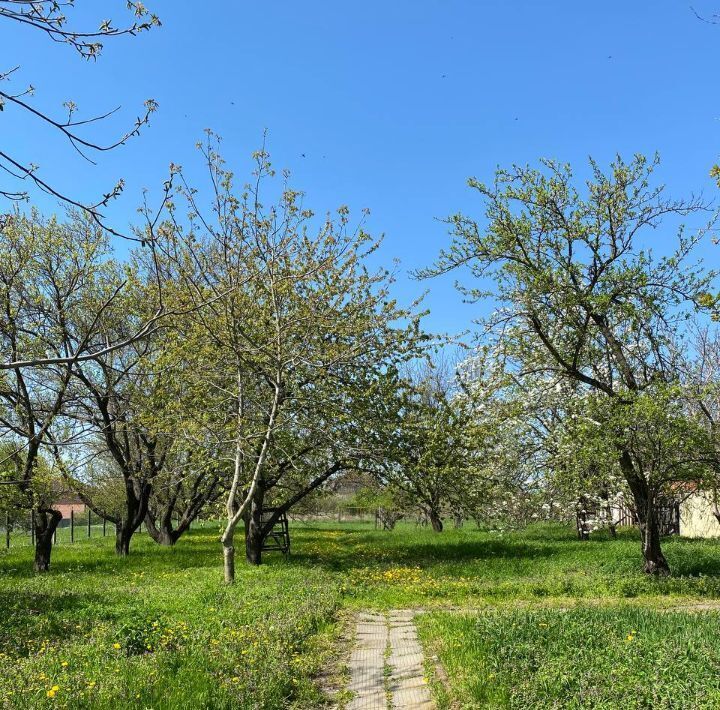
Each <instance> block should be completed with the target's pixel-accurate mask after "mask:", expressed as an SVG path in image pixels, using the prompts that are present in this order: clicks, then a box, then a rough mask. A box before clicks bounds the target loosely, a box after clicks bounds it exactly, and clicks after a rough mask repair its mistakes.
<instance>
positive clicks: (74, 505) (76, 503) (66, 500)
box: [52, 493, 87, 519]
mask: <svg viewBox="0 0 720 710" xmlns="http://www.w3.org/2000/svg"><path fill="white" fill-rule="evenodd" d="M52 507H53V508H54V509H55V510H57V511H59V512H60V513H62V516H63V518H64V519H67V518H69V517H70V514H71V513H74V514H75V515H78V514H79V513H84V512H85V511H86V510H87V508H86V506H85V503H83V502H82V501H81V500H80V498H78V496H77V495H75V494H74V493H63V494H61V495H59V496H58V497H57V498H56V500H55V502H54V503H53V506H52Z"/></svg>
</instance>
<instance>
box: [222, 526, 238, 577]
mask: <svg viewBox="0 0 720 710" xmlns="http://www.w3.org/2000/svg"><path fill="white" fill-rule="evenodd" d="M233 537H234V531H233V533H230V534H228V533H225V534H224V535H223V536H222V546H223V572H224V574H225V584H235V547H234V546H233Z"/></svg>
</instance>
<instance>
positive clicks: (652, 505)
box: [620, 452, 670, 576]
mask: <svg viewBox="0 0 720 710" xmlns="http://www.w3.org/2000/svg"><path fill="white" fill-rule="evenodd" d="M620 464H621V467H622V470H623V473H624V474H625V480H626V481H627V484H628V486H629V488H630V492H631V493H632V496H633V501H634V503H635V510H636V512H637V518H638V528H639V529H640V538H641V540H642V554H643V557H644V559H645V565H644V567H643V569H644V571H645V572H647V573H648V574H652V575H658V576H665V575H668V574H670V566H669V565H668V563H667V560H666V559H665V555H663V552H662V548H661V545H660V520H659V517H658V510H657V500H656V491H654V490H653V489H652V488H651V487H650V485H649V484H648V482H647V481H646V480H645V478H643V477H641V476H639V475H638V474H637V473H636V472H635V469H634V467H633V466H632V460H631V459H630V456H629V454H627V452H623V453H622V456H621V459H620Z"/></svg>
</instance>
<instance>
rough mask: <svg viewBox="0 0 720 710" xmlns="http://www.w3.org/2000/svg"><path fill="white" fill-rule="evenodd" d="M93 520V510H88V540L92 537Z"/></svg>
mask: <svg viewBox="0 0 720 710" xmlns="http://www.w3.org/2000/svg"><path fill="white" fill-rule="evenodd" d="M91 518H92V510H90V508H88V523H87V525H88V538H89V537H90V520H91Z"/></svg>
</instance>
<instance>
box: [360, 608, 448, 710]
mask: <svg viewBox="0 0 720 710" xmlns="http://www.w3.org/2000/svg"><path fill="white" fill-rule="evenodd" d="M413 616H414V612H412V611H404V610H400V611H391V612H390V613H389V614H388V616H385V615H383V614H360V615H359V616H358V619H357V627H356V634H355V648H354V649H353V652H352V654H351V656H350V686H349V689H350V690H352V691H353V693H354V697H353V699H352V700H351V701H350V703H349V704H348V705H347V710H388V709H389V708H392V710H435V704H434V703H433V702H432V699H431V697H430V688H429V687H428V684H427V681H426V680H425V678H424V675H425V670H424V667H423V653H422V648H421V646H420V643H419V641H418V639H417V631H416V629H415V622H414V621H413Z"/></svg>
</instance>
